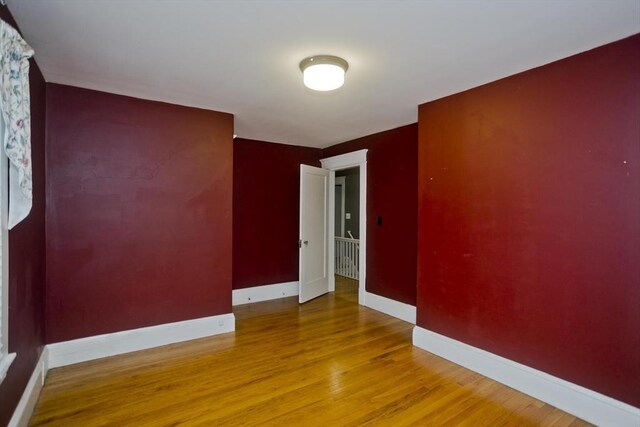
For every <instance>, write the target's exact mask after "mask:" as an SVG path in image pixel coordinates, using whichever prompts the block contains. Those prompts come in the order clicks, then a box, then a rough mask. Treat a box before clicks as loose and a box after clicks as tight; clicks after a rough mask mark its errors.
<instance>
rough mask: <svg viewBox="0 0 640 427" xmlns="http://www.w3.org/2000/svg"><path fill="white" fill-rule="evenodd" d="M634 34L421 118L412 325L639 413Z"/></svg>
mask: <svg viewBox="0 0 640 427" xmlns="http://www.w3.org/2000/svg"><path fill="white" fill-rule="evenodd" d="M639 118H640V36H634V37H632V38H629V39H626V40H623V41H620V42H617V43H613V44H610V45H607V46H604V47H601V48H598V49H595V50H592V51H589V52H586V53H582V54H580V55H576V56H573V57H571V58H568V59H564V60H562V61H559V62H556V63H553V64H550V65H546V66H544V67H541V68H537V69H534V70H530V71H527V72H524V73H522V74H518V75H515V76H512V77H509V78H506V79H503V80H500V81H497V82H494V83H491V84H488V85H485V86H481V87H478V88H475V89H472V90H469V91H467V92H463V93H460V94H457V95H453V96H450V97H447V98H444V99H440V100H438V101H434V102H430V103H427V104H424V105H421V106H420V109H419V128H420V129H419V140H420V143H419V227H418V236H419V243H418V265H419V267H418V325H419V326H421V327H423V328H426V329H429V330H432V331H435V332H438V333H440V334H443V335H446V336H449V337H452V338H454V339H457V340H460V341H463V342H465V343H468V344H471V345H474V346H477V347H480V348H482V349H485V350H488V351H490V352H493V353H496V354H499V355H501V356H504V357H507V358H509V359H512V360H515V361H518V362H520V363H523V364H525V365H529V366H532V367H534V368H537V369H540V370H542V371H545V372H548V373H550V374H552V375H555V376H558V377H560V378H563V379H566V380H568V381H571V382H574V383H576V384H579V385H582V386H585V387H587V388H590V389H593V390H596V391H599V392H601V393H604V394H606V395H609V396H612V397H614V398H616V399H619V400H622V401H624V402H627V403H630V404H632V405H635V406H640V333H639V332H638V331H640V304H639V301H640V267H639V264H638V262H639V260H640V167H639V166H640V121H639Z"/></svg>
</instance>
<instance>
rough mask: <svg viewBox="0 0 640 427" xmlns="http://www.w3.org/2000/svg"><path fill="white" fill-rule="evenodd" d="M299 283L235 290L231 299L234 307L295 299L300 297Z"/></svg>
mask: <svg viewBox="0 0 640 427" xmlns="http://www.w3.org/2000/svg"><path fill="white" fill-rule="evenodd" d="M298 293H299V290H298V282H297V281H296V282H285V283H276V284H273V285H263V286H254V287H252V288H243V289H234V290H233V293H232V297H231V301H232V304H233V305H241V304H251V303H254V302H260V301H269V300H272V299H278V298H286V297H293V296H296V295H298Z"/></svg>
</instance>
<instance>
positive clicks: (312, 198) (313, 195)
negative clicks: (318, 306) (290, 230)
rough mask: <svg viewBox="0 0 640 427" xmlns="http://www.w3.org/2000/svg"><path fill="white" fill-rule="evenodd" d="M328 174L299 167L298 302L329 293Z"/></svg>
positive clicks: (307, 167) (323, 170) (310, 167)
mask: <svg viewBox="0 0 640 427" xmlns="http://www.w3.org/2000/svg"><path fill="white" fill-rule="evenodd" d="M328 201H329V171H328V170H326V169H320V168H315V167H313V166H307V165H300V240H299V242H298V246H299V247H300V249H299V251H300V276H299V283H300V284H299V285H298V286H299V291H300V292H299V296H300V302H301V303H303V302H306V301H309V300H310V299H313V298H316V297H319V296H320V295H323V294H326V293H327V292H329V275H328V268H327V267H328V265H327V255H328V244H327V243H328V242H327V226H328V224H329V222H328V213H329V211H328Z"/></svg>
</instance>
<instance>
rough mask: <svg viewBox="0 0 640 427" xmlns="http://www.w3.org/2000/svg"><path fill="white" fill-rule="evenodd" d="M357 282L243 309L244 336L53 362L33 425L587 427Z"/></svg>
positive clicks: (239, 327) (240, 331)
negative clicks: (480, 369) (459, 358)
mask: <svg viewBox="0 0 640 427" xmlns="http://www.w3.org/2000/svg"><path fill="white" fill-rule="evenodd" d="M346 280H347V281H345V280H339V281H338V283H337V286H336V288H337V291H336V292H335V293H333V294H330V295H325V296H323V297H320V298H317V299H315V300H313V301H310V302H308V303H306V304H304V305H302V306H300V305H298V302H297V298H286V299H282V300H275V301H268V302H263V303H256V304H249V305H243V306H237V307H234V312H235V314H236V332H235V333H229V334H225V335H218V336H215V337H211V338H204V339H200V340H196V341H190V342H187V343H181V344H174V345H170V346H165V347H161V348H156V349H151V350H145V351H141V352H137V353H130V354H126V355H121V356H115V357H111V358H107V359H102V360H97V361H92V362H86V363H82V364H78V365H73V366H67V367H64V368H58V369H54V370H52V371H50V372H49V375H48V377H47V381H46V384H45V387H44V389H43V390H42V394H41V396H40V400H39V401H38V405H37V407H36V411H35V414H34V416H33V418H32V420H31V425H33V426H39V425H55V426H97V425H113V426H131V425H135V426H157V425H206V426H210V425H229V426H236V425H274V426H326V427H329V426H342V425H349V426H359V425H382V426H384V425H389V426H403V425H420V426H423V425H424V426H440V425H469V426H485V425H487V426H489V425H490V426H496V425H513V426H528V425H548V426H551V425H553V426H580V425H588V424H587V423H585V422H583V421H581V420H579V419H576V418H575V417H573V416H571V415H569V414H566V413H564V412H562V411H560V410H558V409H556V408H554V407H552V406H549V405H547V404H545V403H542V402H540V401H537V400H535V399H533V398H531V397H529V396H526V395H524V394H522V393H519V392H517V391H515V390H513V389H510V388H508V387H506V386H503V385H501V384H499V383H497V382H495V381H492V380H490V379H487V378H485V377H482V376H481V375H479V374H476V373H474V372H472V371H469V370H467V369H465V368H462V367H460V366H458V365H455V364H453V363H450V362H448V361H446V360H444V359H441V358H439V357H437V356H434V355H432V354H430V353H427V352H425V351H422V350H420V349H417V348H414V347H413V346H412V345H411V328H412V325H410V324H408V323H405V322H403V321H400V320H397V319H395V318H393V317H389V316H387V315H384V314H382V313H378V312H376V311H374V310H371V309H368V308H364V307H361V306H358V305H357V284H356V286H355V292H354V283H353V281H351V282H349V281H348V280H349V279H346ZM356 283H357V282H356Z"/></svg>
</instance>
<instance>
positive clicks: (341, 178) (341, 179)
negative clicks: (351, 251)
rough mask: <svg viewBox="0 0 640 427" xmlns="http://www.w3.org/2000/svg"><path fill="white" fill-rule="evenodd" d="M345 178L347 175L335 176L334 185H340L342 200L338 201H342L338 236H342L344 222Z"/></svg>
mask: <svg viewBox="0 0 640 427" xmlns="http://www.w3.org/2000/svg"><path fill="white" fill-rule="evenodd" d="M346 178H347V177H345V176H339V177H336V183H335V185H336V186H337V185H340V186H342V197H341V199H342V200H341V202H340V203H342V209H340V233H341V236H340V237H344V223H345V219H344V214H345V210H346V207H345V205H344V204H345V201H346V197H345V192H346V190H347V179H346ZM333 190H334V191H335V186H334V187H333ZM333 200H335V194H334V198H333ZM334 233H335V232H334Z"/></svg>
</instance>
